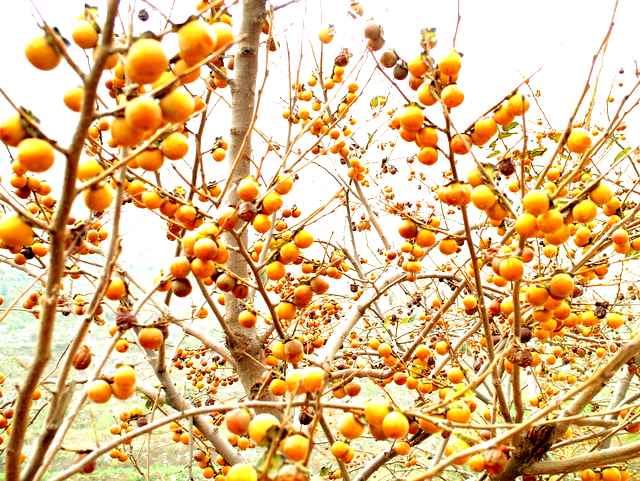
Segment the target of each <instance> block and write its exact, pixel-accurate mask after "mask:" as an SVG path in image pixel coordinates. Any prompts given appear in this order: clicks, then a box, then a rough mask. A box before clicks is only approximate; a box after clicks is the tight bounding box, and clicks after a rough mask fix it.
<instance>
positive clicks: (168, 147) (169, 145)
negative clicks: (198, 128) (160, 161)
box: [160, 132, 189, 160]
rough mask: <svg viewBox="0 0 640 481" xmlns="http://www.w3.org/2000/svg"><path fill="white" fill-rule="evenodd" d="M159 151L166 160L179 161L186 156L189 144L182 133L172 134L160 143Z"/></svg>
mask: <svg viewBox="0 0 640 481" xmlns="http://www.w3.org/2000/svg"><path fill="white" fill-rule="evenodd" d="M160 150H161V151H162V153H163V154H164V156H165V157H166V158H167V159H170V160H179V159H181V158H183V157H184V156H185V155H187V152H188V151H189V142H188V140H187V137H186V136H185V135H184V134H183V133H181V132H173V133H172V134H169V135H168V136H167V137H166V138H165V139H164V140H163V141H162V143H161V144H160Z"/></svg>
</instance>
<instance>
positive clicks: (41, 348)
mask: <svg viewBox="0 0 640 481" xmlns="http://www.w3.org/2000/svg"><path fill="white" fill-rule="evenodd" d="M118 4H119V0H111V1H110V2H109V6H108V11H107V19H106V21H105V25H104V28H103V34H102V41H101V44H100V46H99V47H98V55H97V57H96V61H95V63H94V66H93V68H92V70H91V72H90V74H89V75H88V77H87V78H86V80H85V85H84V102H83V103H82V111H81V114H80V119H79V120H78V125H77V127H76V131H75V133H74V135H73V139H72V142H71V146H70V147H69V150H68V155H67V166H66V169H65V174H64V181H63V186H62V196H61V198H60V202H59V203H58V207H57V208H56V212H55V215H54V218H53V223H52V226H51V252H50V263H49V277H48V279H47V288H46V292H45V294H44V295H43V296H42V297H41V300H40V302H41V307H42V311H41V323H40V333H39V335H38V341H37V347H36V352H35V355H34V361H33V363H32V365H31V368H30V369H29V372H28V374H27V375H26V377H25V379H24V381H23V383H22V385H21V386H20V391H19V394H18V397H17V399H16V404H15V418H14V421H13V423H12V430H11V436H10V437H9V442H8V443H7V457H6V467H5V479H6V480H7V481H17V480H18V479H19V475H20V461H19V458H20V454H21V452H22V446H23V444H24V437H25V434H26V432H25V430H26V427H27V423H28V420H29V415H28V413H29V409H30V407H31V401H32V393H33V390H34V389H35V388H36V386H37V385H38V382H39V381H40V376H41V375H42V373H43V371H44V369H45V367H46V365H47V363H48V361H49V358H50V357H51V342H52V340H53V329H54V324H55V318H56V306H57V301H58V293H59V291H60V288H61V279H62V274H63V273H64V260H65V238H66V225H67V219H68V217H69V213H70V212H71V205H72V204H73V200H74V198H75V194H76V190H75V182H76V177H77V171H78V160H79V159H80V154H81V153H82V148H83V146H84V141H85V139H86V137H87V132H88V130H89V127H90V125H91V122H92V119H93V112H94V108H95V99H96V91H97V88H98V83H99V81H100V76H101V74H102V71H103V70H104V66H105V63H106V61H107V56H108V55H109V48H110V47H111V42H112V39H113V24H114V20H115V16H116V13H117V11H118Z"/></svg>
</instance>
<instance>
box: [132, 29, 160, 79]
mask: <svg viewBox="0 0 640 481" xmlns="http://www.w3.org/2000/svg"><path fill="white" fill-rule="evenodd" d="M168 67H169V61H168V59H167V56H166V55H165V53H164V50H163V49H162V45H160V42H159V41H157V40H154V39H152V38H141V39H139V40H136V41H135V42H134V43H133V45H131V48H129V52H128V53H127V57H126V59H125V72H126V75H127V77H128V78H129V79H130V80H131V81H132V82H135V83H138V84H150V83H153V82H155V81H156V80H158V79H159V78H160V76H161V75H162V73H163V72H165V71H166V70H167V68H168Z"/></svg>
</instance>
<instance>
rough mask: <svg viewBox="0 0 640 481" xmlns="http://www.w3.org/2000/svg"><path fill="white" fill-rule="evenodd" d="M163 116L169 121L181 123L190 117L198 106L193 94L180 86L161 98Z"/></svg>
mask: <svg viewBox="0 0 640 481" xmlns="http://www.w3.org/2000/svg"><path fill="white" fill-rule="evenodd" d="M160 108H161V109H162V116H163V118H164V119H165V120H166V121H167V122H172V123H175V124H179V123H182V122H184V121H185V120H187V119H188V118H189V116H190V115H191V114H192V113H193V111H194V110H195V108H196V102H195V100H194V98H193V96H192V95H191V94H190V93H189V92H187V91H186V90H185V89H184V88H178V89H175V90H173V91H171V92H170V93H168V94H167V95H165V96H164V97H162V99H161V100H160Z"/></svg>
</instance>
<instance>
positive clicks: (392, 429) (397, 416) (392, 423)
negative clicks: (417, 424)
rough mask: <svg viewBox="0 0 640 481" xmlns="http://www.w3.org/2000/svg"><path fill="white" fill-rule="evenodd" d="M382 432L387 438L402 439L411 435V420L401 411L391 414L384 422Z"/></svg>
mask: <svg viewBox="0 0 640 481" xmlns="http://www.w3.org/2000/svg"><path fill="white" fill-rule="evenodd" d="M382 432H383V433H384V435H385V436H386V437H387V438H390V439H402V438H404V437H405V436H406V435H407V434H408V433H409V420H408V419H407V417H406V416H405V415H404V414H402V413H401V412H399V411H393V412H390V413H389V414H387V415H386V416H385V417H384V420H383V421H382Z"/></svg>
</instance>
